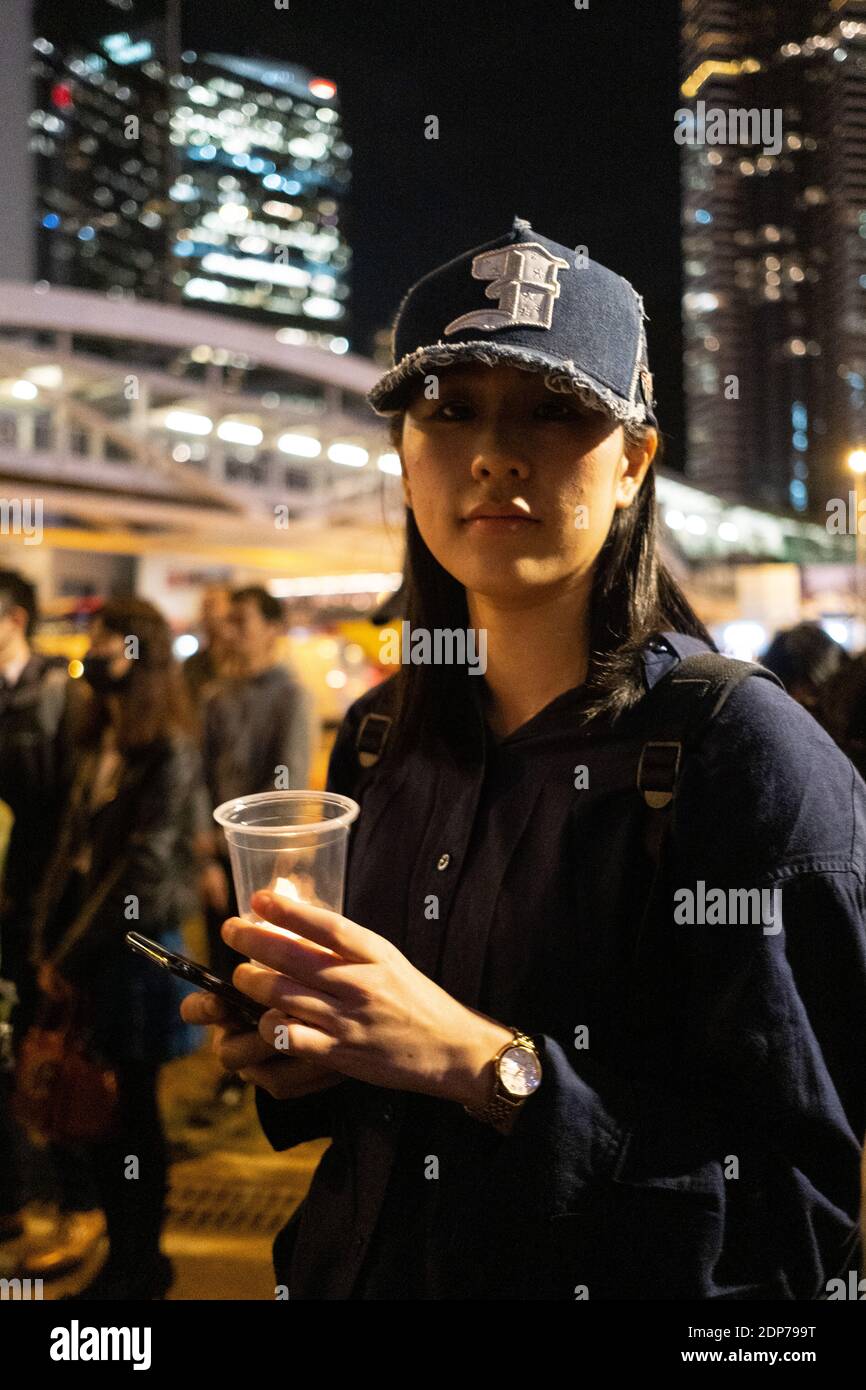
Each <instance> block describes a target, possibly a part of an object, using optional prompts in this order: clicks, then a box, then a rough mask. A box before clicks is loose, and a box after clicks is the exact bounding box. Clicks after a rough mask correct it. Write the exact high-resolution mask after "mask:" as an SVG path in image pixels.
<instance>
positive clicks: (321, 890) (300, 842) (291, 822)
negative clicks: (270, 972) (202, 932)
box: [213, 791, 361, 923]
mask: <svg viewBox="0 0 866 1390" xmlns="http://www.w3.org/2000/svg"><path fill="white" fill-rule="evenodd" d="M360 809H361V808H360V807H359V805H358V803H357V801H352V800H351V798H350V797H348V796H338V795H337V793H336V792H315V791H285V792H260V793H258V795H255V796H238V797H235V799H234V800H233V801H224V802H223V804H222V805H221V806H218V807H217V808H216V810H215V811H214V813H213V815H214V820H215V821H216V822H217V824H218V825H221V826H222V828H223V830H224V832H225V837H226V841H227V843H228V847H229V856H230V858H231V865H232V877H233V879H234V885H235V893H236V894H237V900H238V914H239V916H241V917H243V918H244V919H245V920H246V921H248V922H256V923H260V922H261V921H262V918H261V917H259V916H257V914H256V913H255V912H253V911H252V909H251V908H250V898H251V897H252V895H253V893H256V892H258V891H259V890H261V889H268V890H270V891H271V892H273V893H279V894H281V895H282V896H283V897H286V898H296V899H297V900H298V901H300V902H305V903H311V904H313V905H314V906H315V907H326V908H329V909H330V911H331V912H342V910H343V891H344V887H345V877H346V849H347V847H348V843H349V826H350V825H351V824H352V821H353V820H354V819H355V817H356V816H357V814H358V812H359V810H360Z"/></svg>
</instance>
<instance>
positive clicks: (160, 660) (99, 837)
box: [34, 598, 200, 1299]
mask: <svg viewBox="0 0 866 1390" xmlns="http://www.w3.org/2000/svg"><path fill="white" fill-rule="evenodd" d="M84 678H85V680H86V681H87V682H88V683H89V685H90V686H91V687H92V691H93V697H92V700H91V702H90V705H89V708H88V711H87V714H86V716H85V727H84V728H83V730H82V733H81V741H80V746H79V749H78V755H77V765H76V771H75V777H74V781H73V785H72V789H71V792H70V795H69V800H68V803H67V805H66V808H65V811H64V814H63V817H62V821H61V827H60V835H59V840H58V845H57V850H56V853H55V855H54V857H53V860H52V862H51V863H50V864H49V867H48V870H47V873H46V876H45V879H44V881H43V883H42V886H41V889H40V894H39V900H38V903H37V910H36V915H35V921H34V940H35V945H34V960H35V964H36V965H37V968H38V971H39V983H40V987H41V988H42V990H43V991H44V992H45V993H46V994H47V995H48V996H49V997H54V998H58V999H62V998H66V999H68V1000H74V1001H75V1002H76V1003H77V1005H78V1008H79V1010H80V1012H81V1014H82V1016H83V1018H84V1019H85V1021H86V1024H87V1026H88V1027H89V1028H92V1030H93V1031H92V1037H93V1042H94V1045H95V1048H96V1050H97V1051H98V1052H99V1053H100V1054H101V1055H102V1056H103V1057H104V1058H105V1060H106V1061H107V1062H108V1063H109V1064H110V1065H111V1066H112V1068H113V1069H114V1070H115V1072H116V1076H117V1108H118V1109H117V1125H116V1128H115V1132H114V1134H113V1136H112V1137H111V1138H110V1139H107V1140H106V1141H104V1142H102V1143H100V1144H94V1145H92V1146H88V1147H89V1154H88V1157H89V1158H90V1159H91V1161H92V1166H93V1172H94V1177H95V1181H96V1184H97V1190H98V1194H99V1198H100V1202H101V1204H102V1206H103V1208H104V1211H105V1216H106V1224H107V1228H108V1237H109V1254H108V1260H107V1263H106V1265H105V1266H104V1268H103V1270H102V1271H101V1273H100V1275H99V1276H98V1277H97V1279H96V1281H95V1282H94V1283H93V1284H92V1285H91V1286H90V1287H89V1288H88V1289H86V1290H85V1291H84V1294H83V1296H84V1297H91V1298H103V1297H104V1298H115V1299H127V1298H129V1299H144V1298H160V1297H163V1296H164V1295H165V1292H166V1291H167V1289H168V1287H169V1286H170V1284H171V1265H170V1262H169V1260H168V1259H167V1258H166V1257H165V1256H163V1255H162V1254H161V1252H160V1246H159V1241H160V1230H161V1227H162V1221H163V1203H164V1198H165V1193H166V1171H167V1160H166V1147H165V1136H164V1134H163V1130H162V1122H161V1119H160V1113H159V1106H158V1104H157V1089H156V1088H157V1077H158V1073H159V1068H160V1066H161V1064H162V1063H163V1062H165V1061H167V1060H169V1058H171V1057H176V1056H182V1055H184V1054H185V1053H187V1052H189V1051H192V1050H193V1047H194V1045H195V1042H196V1040H197V1033H196V1030H192V1029H190V1028H188V1027H187V1026H185V1025H183V1024H182V1023H181V1021H180V1019H179V1018H178V1016H177V1009H178V1005H179V1003H180V1000H181V998H182V997H183V995H184V993H185V992H186V991H185V988H184V986H183V985H181V984H180V983H179V982H178V981H176V980H175V979H174V977H173V976H171V975H169V974H167V973H166V972H163V971H159V970H154V968H153V966H152V965H151V964H150V963H149V962H148V961H147V960H145V959H143V958H142V957H140V956H138V955H136V954H134V953H133V952H132V951H131V950H130V949H129V947H128V946H127V945H126V943H125V941H124V937H125V934H126V932H127V931H129V930H131V929H133V928H134V929H135V930H136V931H139V932H142V933H143V934H144V935H145V936H150V937H155V938H158V939H159V940H160V941H162V942H164V943H165V944H166V945H167V946H169V947H170V948H172V949H175V950H177V949H180V931H179V929H180V925H181V920H182V916H183V909H184V905H185V903H186V895H187V894H188V891H189V889H188V884H189V882H190V881H191V878H192V870H191V866H190V865H189V863H188V859H187V856H188V849H189V846H190V844H191V843H192V829H193V817H194V815H195V797H196V796H197V795H198V789H199V786H200V769H199V759H198V753H197V751H196V745H195V742H194V740H193V737H192V725H191V715H190V709H189V704H188V699H187V695H186V691H185V688H184V685H183V679H182V677H181V675H180V671H179V668H178V667H177V665H176V663H175V661H174V659H173V656H172V642H171V631H170V629H169V627H168V624H167V623H166V621H165V619H164V618H163V617H162V616H161V614H160V613H159V612H158V611H157V610H156V609H155V608H154V607H153V605H152V604H150V603H146V602H144V601H143V600H141V599H136V598H122V599H112V600H111V601H110V602H108V603H106V605H105V606H104V607H103V608H102V609H101V610H100V612H99V614H98V615H97V616H96V618H95V619H94V621H93V624H92V627H91V633H90V648H89V651H88V653H87V655H86V656H85V658H84ZM131 1155H134V1156H135V1157H136V1158H137V1160H138V1171H137V1174H134V1175H133V1174H131V1172H130V1167H129V1162H130V1156H131Z"/></svg>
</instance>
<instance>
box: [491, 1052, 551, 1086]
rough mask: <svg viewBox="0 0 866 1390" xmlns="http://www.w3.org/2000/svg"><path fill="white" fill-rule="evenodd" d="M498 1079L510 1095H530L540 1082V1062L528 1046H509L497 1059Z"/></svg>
mask: <svg viewBox="0 0 866 1390" xmlns="http://www.w3.org/2000/svg"><path fill="white" fill-rule="evenodd" d="M499 1080H500V1081H501V1082H502V1085H503V1086H504V1088H505V1090H506V1091H507V1092H508V1094H509V1095H512V1096H531V1095H532V1092H533V1091H535V1090H537V1089H538V1086H539V1085H540V1083H541V1063H540V1062H539V1060H538V1058H537V1057H536V1055H535V1053H534V1052H532V1051H530V1049H529V1048H528V1047H518V1046H517V1045H516V1044H515V1046H514V1047H509V1048H507V1049H506V1050H505V1052H503V1054H502V1057H501V1058H500V1061H499Z"/></svg>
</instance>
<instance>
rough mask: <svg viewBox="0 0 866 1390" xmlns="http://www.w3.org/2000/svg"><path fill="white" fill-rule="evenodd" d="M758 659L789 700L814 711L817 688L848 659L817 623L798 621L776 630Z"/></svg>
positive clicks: (819, 688)
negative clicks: (776, 677)
mask: <svg viewBox="0 0 866 1390" xmlns="http://www.w3.org/2000/svg"><path fill="white" fill-rule="evenodd" d="M759 659H760V662H761V665H762V666H766V668H767V670H768V671H772V672H773V674H774V675H776V676H778V677H779V680H780V681H781V682H782V684H783V685H784V687H785V689H786V690H787V692H788V694H789V695H790V696H791V697H792V699H794V700H796V701H797V703H798V704H800V705H803V706H804V708H805V709H807V710H809V712H810V713H811V714H816V710H817V708H818V698H819V695H820V691H821V687H822V686H823V684H824V682H825V681H828V680H829V679H830V678H831V676H835V674H836V672H837V671H839V670H840V669H841V668H842V667H843V666H844V665H845V664H846V663H847V661H848V659H849V658H848V653H847V652H846V651H845V648H844V647H843V646H841V645H840V644H839V643H838V642H835V641H834V640H833V638H832V637H831V636H830V635H829V634H828V633H826V632H825V631H824V629H823V628H822V627H820V626H819V624H818V623H798V624H797V626H796V627H791V628H788V629H787V630H786V631H784V632H777V633H776V636H775V637H774V638H773V640H772V642H771V643H770V645H769V647H768V648H767V650H766V651H765V652H764V655H763V656H762V657H760V658H759ZM816 717H817V715H816Z"/></svg>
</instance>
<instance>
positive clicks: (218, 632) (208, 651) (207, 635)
mask: <svg viewBox="0 0 866 1390" xmlns="http://www.w3.org/2000/svg"><path fill="white" fill-rule="evenodd" d="M228 613H229V591H228V589H227V588H226V587H225V585H223V584H209V585H208V586H207V588H206V589H205V590H204V591H203V593H202V597H201V608H200V611H199V620H198V630H199V633H200V634H201V641H200V643H199V647H198V651H195V652H193V654H192V656H191V657H188V658H187V660H186V661H185V662H184V663H183V668H182V669H183V674H184V676H185V677H186V681H187V684H188V685H189V689H190V694H191V695H192V697H193V700H194V701H195V703H196V705H199V704H200V703H201V702H202V700H205V699H207V697H208V695H210V694H211V693H212V691H213V688H214V683H215V682H216V681H217V680H219V678H220V676H222V675H224V674H225V672H226V666H227V662H228V658H229V644H228V636H227V633H226V619H227V618H228Z"/></svg>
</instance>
